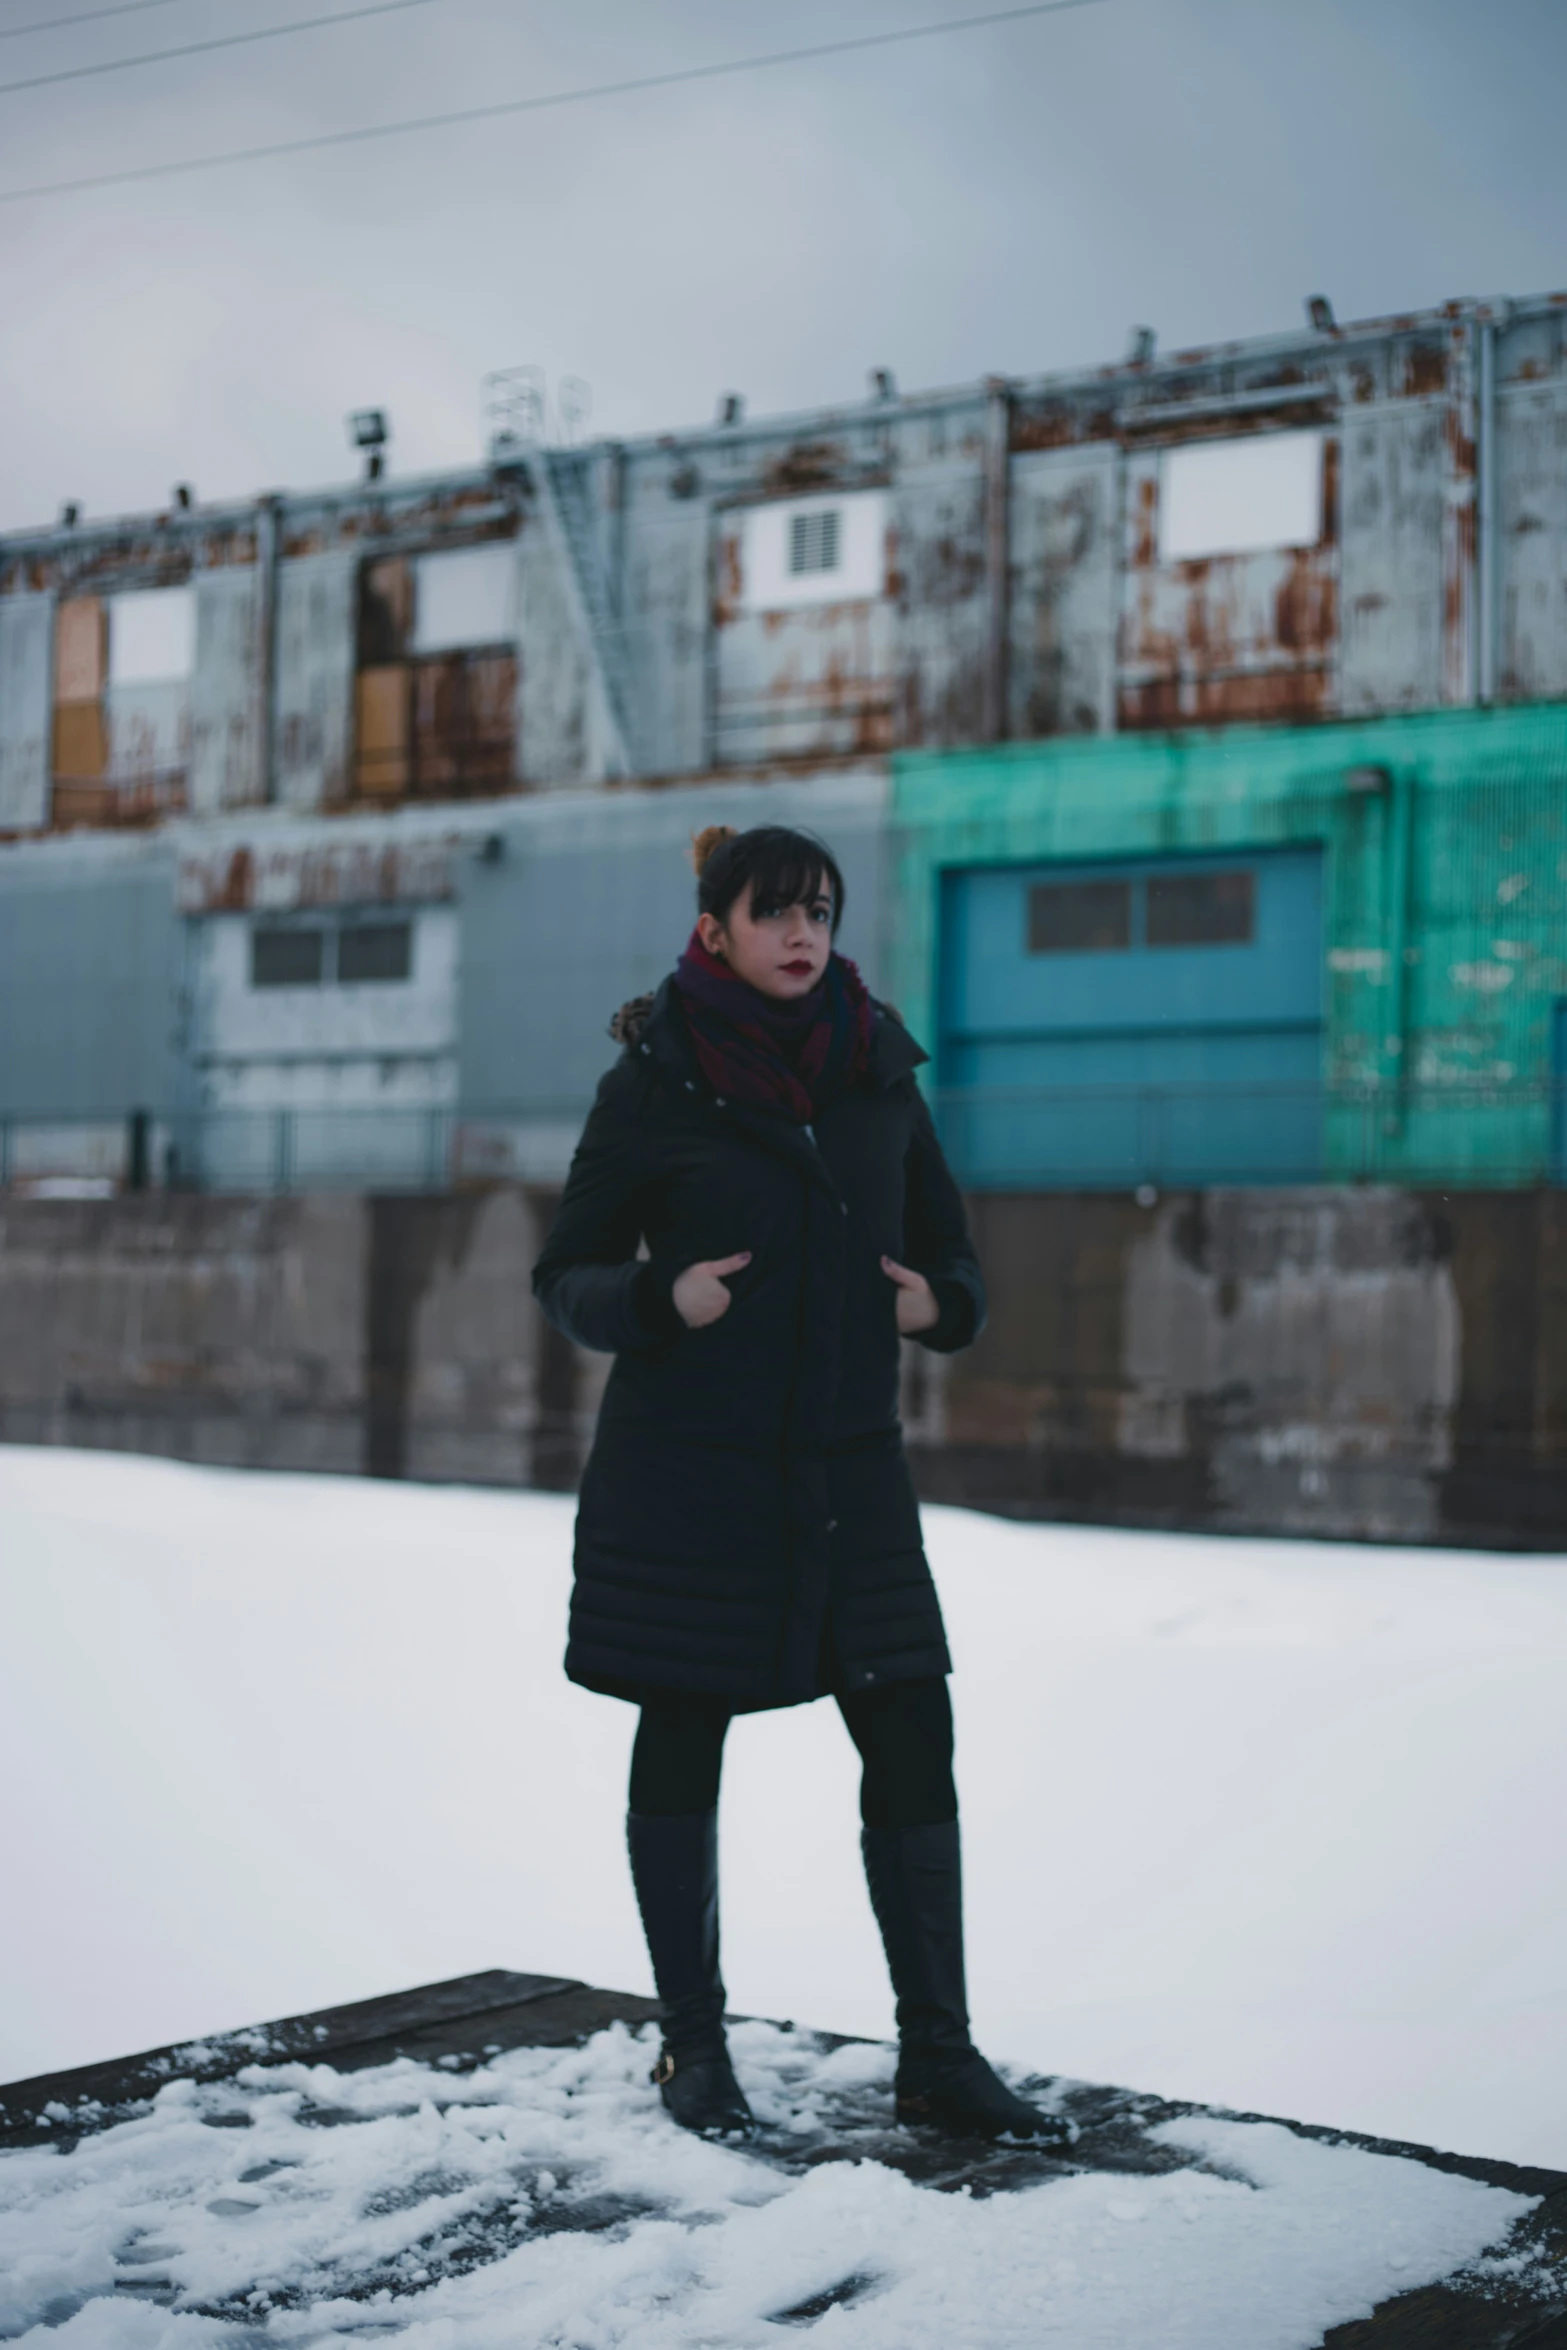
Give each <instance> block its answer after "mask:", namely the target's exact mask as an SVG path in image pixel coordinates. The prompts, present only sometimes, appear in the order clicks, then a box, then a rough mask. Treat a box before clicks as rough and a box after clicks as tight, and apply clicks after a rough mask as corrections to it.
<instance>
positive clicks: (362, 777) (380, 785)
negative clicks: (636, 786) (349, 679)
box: [354, 664, 408, 800]
mask: <svg viewBox="0 0 1567 2350" xmlns="http://www.w3.org/2000/svg"><path fill="white" fill-rule="evenodd" d="M354 718H355V726H354V789H355V791H356V792H357V793H358V794H359V795H360V797H361V798H364V799H372V800H397V799H401V798H402V796H403V794H404V793H405V792H406V791H407V789H408V672H407V670H406V669H404V668H403V667H402V666H401V664H399V665H398V666H396V667H394V668H390V669H361V670H360V672H359V675H358V678H357V679H356V680H355V693H354Z"/></svg>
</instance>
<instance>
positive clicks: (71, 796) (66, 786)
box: [50, 775, 186, 832]
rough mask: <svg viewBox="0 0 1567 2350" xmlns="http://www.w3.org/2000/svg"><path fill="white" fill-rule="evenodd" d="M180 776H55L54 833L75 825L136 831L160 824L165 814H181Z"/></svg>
mask: <svg viewBox="0 0 1567 2350" xmlns="http://www.w3.org/2000/svg"><path fill="white" fill-rule="evenodd" d="M185 806H186V799H185V778H184V776H183V775H146V776H141V777H138V778H137V780H136V781H135V782H133V783H107V782H92V781H90V780H88V779H86V778H83V777H77V776H58V775H57V776H56V777H55V779H54V785H53V792H52V798H51V812H50V822H51V825H52V827H53V829H54V830H55V831H57V832H71V831H74V830H75V829H76V827H77V826H78V825H90V826H92V828H93V829H94V830H95V831H106V832H136V831H142V830H144V829H145V828H147V827H148V826H150V825H154V824H160V823H161V822H162V821H163V819H164V818H165V817H166V816H179V815H182V814H183V813H184V810H185Z"/></svg>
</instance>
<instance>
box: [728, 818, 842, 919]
mask: <svg viewBox="0 0 1567 2350" xmlns="http://www.w3.org/2000/svg"><path fill="white" fill-rule="evenodd" d="M750 863H751V872H750V882H751V912H752V914H753V916H761V915H765V914H782V913H783V912H784V911H785V910H786V909H787V908H788V907H790V906H808V905H810V904H811V903H812V902H813V901H814V900H815V899H817V898H819V897H828V898H830V899H831V900H832V910H833V919H834V922H835V923H836V921H837V918H838V915H839V914H840V913H841V912H842V906H841V903H840V899H841V895H842V892H841V887H840V884H839V881H838V869H837V866H836V865H835V864H834V862H833V860H832V858H831V856H830V855H829V854H828V852H827V851H826V849H824V848H822V847H821V846H819V845H818V844H817V843H816V842H814V841H809V840H803V839H802V838H801V836H800V835H799V834H798V833H784V834H782V835H781V836H780V837H778V838H777V839H774V840H770V841H767V842H766V843H765V844H758V849H757V853H756V856H755V858H754V859H753V860H750Z"/></svg>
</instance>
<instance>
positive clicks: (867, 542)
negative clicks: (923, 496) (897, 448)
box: [740, 490, 887, 612]
mask: <svg viewBox="0 0 1567 2350" xmlns="http://www.w3.org/2000/svg"><path fill="white" fill-rule="evenodd" d="M740 574H741V580H740V590H741V601H742V603H743V604H744V606H745V609H746V610H747V611H748V612H786V611H788V610H790V609H791V608H792V607H793V606H795V605H799V604H841V603H864V602H866V601H868V600H870V599H871V598H873V597H879V596H882V595H884V594H885V593H886V584H887V494H886V492H885V490H852V491H848V492H845V493H844V494H843V495H842V496H839V497H826V498H824V497H815V498H782V499H780V500H779V501H778V503H777V504H776V505H773V506H752V507H749V508H748V509H747V510H746V512H745V513H744V514H743V515H742V516H741V520H740Z"/></svg>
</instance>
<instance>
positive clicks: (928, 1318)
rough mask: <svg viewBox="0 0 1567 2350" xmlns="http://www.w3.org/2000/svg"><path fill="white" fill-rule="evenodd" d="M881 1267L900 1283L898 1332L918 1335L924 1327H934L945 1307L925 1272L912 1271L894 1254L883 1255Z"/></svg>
mask: <svg viewBox="0 0 1567 2350" xmlns="http://www.w3.org/2000/svg"><path fill="white" fill-rule="evenodd" d="M881 1269H882V1271H883V1272H884V1273H885V1274H886V1276H887V1279H888V1280H889V1281H895V1282H896V1283H897V1285H898V1336H899V1337H900V1338H917V1337H918V1335H919V1333H920V1332H921V1331H922V1330H930V1329H933V1328H934V1326H935V1324H936V1323H937V1322H939V1321H940V1319H941V1308H940V1306H939V1305H937V1303H936V1292H935V1291H934V1290H933V1289H932V1288H931V1285H930V1283H929V1282H928V1281H927V1280H926V1278H925V1276H924V1274H923V1273H911V1272H910V1271H909V1268H908V1266H907V1265H900V1264H899V1263H898V1262H897V1260H896V1258H894V1257H883V1258H882V1260H881Z"/></svg>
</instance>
